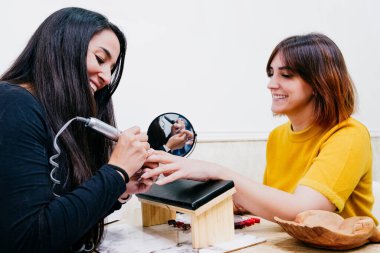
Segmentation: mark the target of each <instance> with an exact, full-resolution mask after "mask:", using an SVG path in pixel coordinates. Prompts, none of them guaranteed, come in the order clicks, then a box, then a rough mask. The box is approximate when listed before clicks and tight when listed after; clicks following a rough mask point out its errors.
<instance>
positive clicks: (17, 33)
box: [0, 0, 380, 137]
mask: <svg viewBox="0 0 380 253" xmlns="http://www.w3.org/2000/svg"><path fill="white" fill-rule="evenodd" d="M68 6H77V7H84V8H88V9H91V10H94V11H98V12H100V13H102V14H104V15H106V16H107V17H108V18H109V19H110V20H111V21H112V22H113V23H115V24H116V25H118V26H119V27H120V28H121V29H122V30H123V31H124V32H125V34H126V37H127V41H128V49H127V59H126V66H125V70H124V76H123V79H122V82H121V84H120V86H119V89H118V90H117V92H116V93H115V96H114V102H115V109H116V113H117V123H118V126H119V128H120V129H125V128H128V127H130V126H132V125H139V126H141V128H142V129H144V130H146V129H147V127H148V125H149V123H150V122H151V120H152V119H153V118H154V117H155V116H157V115H158V114H161V113H163V112H168V111H175V112H179V113H181V114H184V115H185V116H186V117H187V118H188V119H190V121H191V122H192V123H193V125H194V127H195V129H196V130H197V131H198V133H199V134H200V137H201V136H202V134H203V135H207V134H210V133H211V134H218V133H219V134H224V135H239V134H248V135H255V136H260V135H262V136H266V135H267V133H268V132H269V131H270V130H271V129H272V128H274V127H275V126H276V125H278V124H280V123H282V122H283V121H284V120H285V119H284V118H282V119H278V118H273V116H272V114H271V111H270V104H271V98H270V95H269V92H268V90H267V88H266V85H267V82H268V78H267V76H266V72H265V66H266V62H267V59H268V57H269V55H270V53H271V51H272V50H273V48H274V47H275V45H276V44H277V43H278V42H280V41H281V40H282V39H284V38H286V37H288V36H291V35H296V34H305V33H309V32H320V33H324V34H326V35H327V36H329V37H330V38H331V39H333V40H334V41H335V42H336V44H337V45H338V46H339V47H340V49H341V51H342V52H343V55H344V56H345V59H346V63H347V66H348V69H349V71H350V73H351V76H352V78H353V80H354V82H355V84H356V87H357V91H358V94H359V104H358V105H359V107H358V111H357V113H356V114H355V115H354V116H355V117H356V118H358V119H359V120H361V121H362V122H363V123H364V124H366V125H367V127H368V128H369V130H370V131H371V133H372V135H379V133H380V113H379V112H378V110H379V108H380V83H379V73H380V60H379V58H380V57H379V56H380V14H379V13H380V1H378V0H319V1H318V0H309V1H305V0H286V1H284V0H265V1H264V0H262V1H253V0H252V1H248V0H230V1H227V0H191V1H190V0H189V1H182V0H135V1H126V0H123V1H122V0H120V1H116V0H108V1H101V0H91V1H84V0H83V1H63V0H61V1H50V0H44V1H26V0H25V1H20V0H12V1H2V2H1V3H0V10H1V14H0V32H1V44H0V56H1V57H0V73H2V72H4V71H5V69H6V68H7V67H8V66H9V65H10V64H11V63H12V61H13V60H14V59H15V58H16V57H17V56H18V54H19V53H20V52H21V50H22V49H23V48H24V46H25V45H26V42H27V40H28V39H29V38H30V36H31V35H32V33H33V32H34V31H35V29H36V28H37V27H38V25H39V24H40V23H41V22H42V21H43V20H44V19H45V18H46V17H47V16H48V15H49V14H51V13H52V12H54V11H56V10H58V9H60V8H62V7H68Z"/></svg>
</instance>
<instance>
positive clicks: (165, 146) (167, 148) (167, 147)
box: [163, 144, 171, 152]
mask: <svg viewBox="0 0 380 253" xmlns="http://www.w3.org/2000/svg"><path fill="white" fill-rule="evenodd" d="M163 147H164V149H165V151H166V152H169V151H170V150H171V148H170V147H169V146H168V145H165V144H164V145H163Z"/></svg>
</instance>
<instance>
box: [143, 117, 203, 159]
mask: <svg viewBox="0 0 380 253" xmlns="http://www.w3.org/2000/svg"><path fill="white" fill-rule="evenodd" d="M148 136H149V143H150V145H151V147H152V148H153V149H155V150H162V151H166V152H169V153H171V154H173V155H177V156H186V155H188V154H190V153H191V152H192V150H193V148H194V146H195V143H196V133H195V131H194V128H193V126H192V125H191V123H190V121H189V120H188V119H186V118H185V117H184V116H183V115H181V114H178V113H173V112H171V113H164V114H161V115H159V116H157V117H156V118H155V119H154V120H153V121H152V123H151V124H150V125H149V128H148Z"/></svg>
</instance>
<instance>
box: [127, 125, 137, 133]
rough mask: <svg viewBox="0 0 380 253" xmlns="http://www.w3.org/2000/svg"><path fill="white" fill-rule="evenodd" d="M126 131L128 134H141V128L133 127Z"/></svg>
mask: <svg viewBox="0 0 380 253" xmlns="http://www.w3.org/2000/svg"><path fill="white" fill-rule="evenodd" d="M125 131H128V132H130V133H132V134H139V133H140V127H138V126H133V127H131V128H128V129H127V130H125Z"/></svg>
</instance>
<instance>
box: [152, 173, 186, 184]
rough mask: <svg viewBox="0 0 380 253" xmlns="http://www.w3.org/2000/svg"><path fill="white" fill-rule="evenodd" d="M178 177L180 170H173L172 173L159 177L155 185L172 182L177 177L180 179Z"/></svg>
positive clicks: (179, 176)
mask: <svg viewBox="0 0 380 253" xmlns="http://www.w3.org/2000/svg"><path fill="white" fill-rule="evenodd" d="M180 178H182V177H181V173H180V172H174V173H173V174H170V175H169V176H167V177H163V178H160V179H159V180H157V181H156V184H157V185H164V184H168V183H171V182H173V181H175V180H177V179H180Z"/></svg>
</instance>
